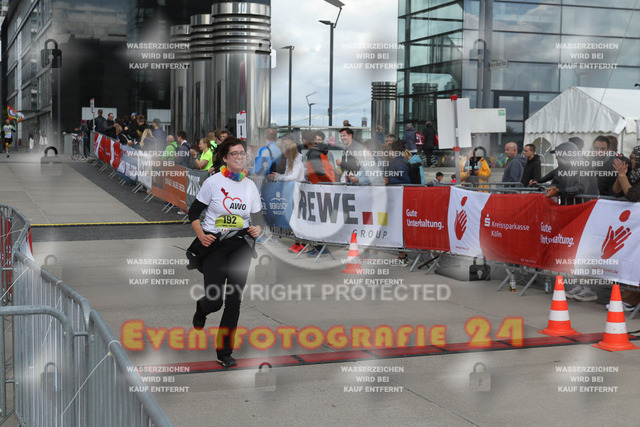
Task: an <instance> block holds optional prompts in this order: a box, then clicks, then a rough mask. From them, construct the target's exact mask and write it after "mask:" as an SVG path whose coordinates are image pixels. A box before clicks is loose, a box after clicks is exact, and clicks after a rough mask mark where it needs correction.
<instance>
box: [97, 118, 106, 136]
mask: <svg viewBox="0 0 640 427" xmlns="http://www.w3.org/2000/svg"><path fill="white" fill-rule="evenodd" d="M95 124H96V132H99V133H104V130H105V129H106V127H107V119H105V118H104V117H102V116H98V117H96V119H95Z"/></svg>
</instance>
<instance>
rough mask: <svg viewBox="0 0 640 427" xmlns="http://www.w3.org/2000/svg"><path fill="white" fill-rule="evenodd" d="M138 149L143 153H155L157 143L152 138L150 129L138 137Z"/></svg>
mask: <svg viewBox="0 0 640 427" xmlns="http://www.w3.org/2000/svg"><path fill="white" fill-rule="evenodd" d="M140 149H142V150H144V151H157V149H158V141H156V139H155V138H154V137H153V133H152V132H151V129H149V128H147V129H145V130H144V132H142V136H141V137H140Z"/></svg>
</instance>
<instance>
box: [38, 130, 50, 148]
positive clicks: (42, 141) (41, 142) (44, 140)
mask: <svg viewBox="0 0 640 427" xmlns="http://www.w3.org/2000/svg"><path fill="white" fill-rule="evenodd" d="M48 144H49V141H48V140H47V134H46V133H45V132H44V131H42V133H41V134H40V138H39V139H38V145H39V146H41V147H46V146H47V145H48Z"/></svg>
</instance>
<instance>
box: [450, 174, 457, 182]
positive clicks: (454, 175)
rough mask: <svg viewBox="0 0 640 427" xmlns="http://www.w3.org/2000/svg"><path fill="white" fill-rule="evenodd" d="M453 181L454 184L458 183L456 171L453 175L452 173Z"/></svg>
mask: <svg viewBox="0 0 640 427" xmlns="http://www.w3.org/2000/svg"><path fill="white" fill-rule="evenodd" d="M451 183H452V184H457V183H458V178H457V177H456V174H455V173H454V174H453V175H451Z"/></svg>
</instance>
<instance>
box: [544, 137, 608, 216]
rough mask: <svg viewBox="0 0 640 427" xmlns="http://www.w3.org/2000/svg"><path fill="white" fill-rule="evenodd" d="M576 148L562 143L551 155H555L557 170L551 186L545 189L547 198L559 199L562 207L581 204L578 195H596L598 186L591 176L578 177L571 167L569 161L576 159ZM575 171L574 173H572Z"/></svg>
mask: <svg viewBox="0 0 640 427" xmlns="http://www.w3.org/2000/svg"><path fill="white" fill-rule="evenodd" d="M577 152H578V147H576V145H575V144H574V143H572V142H563V143H562V144H560V145H558V146H557V147H556V148H555V150H551V153H554V154H555V155H556V160H557V161H558V169H557V172H556V174H555V177H554V178H553V181H552V184H553V185H552V186H551V187H549V188H548V189H547V197H549V198H553V197H560V201H561V203H562V204H563V205H573V204H576V203H582V201H583V200H582V199H581V198H577V197H576V196H577V195H578V194H588V195H595V196H597V195H598V184H597V181H596V179H595V178H594V177H593V176H580V174H579V173H577V172H578V171H577V168H576V167H574V166H572V164H571V159H576V157H575V154H576V153H577ZM573 171H576V172H573Z"/></svg>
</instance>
